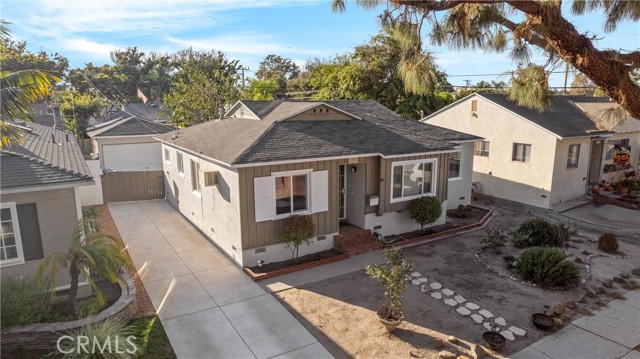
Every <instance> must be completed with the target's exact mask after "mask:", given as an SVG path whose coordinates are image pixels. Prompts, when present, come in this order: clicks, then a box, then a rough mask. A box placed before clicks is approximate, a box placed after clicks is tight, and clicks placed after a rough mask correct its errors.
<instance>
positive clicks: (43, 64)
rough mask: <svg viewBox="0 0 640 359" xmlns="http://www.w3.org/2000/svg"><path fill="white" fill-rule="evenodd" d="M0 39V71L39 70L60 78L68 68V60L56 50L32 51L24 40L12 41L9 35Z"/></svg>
mask: <svg viewBox="0 0 640 359" xmlns="http://www.w3.org/2000/svg"><path fill="white" fill-rule="evenodd" d="M0 41H1V42H0V68H1V69H2V71H9V72H16V71H21V70H40V71H44V72H47V73H49V74H51V75H53V76H55V77H57V78H62V77H64V76H65V74H66V72H67V70H68V69H69V60H67V58H66V57H64V56H62V55H60V54H59V53H57V52H54V53H52V54H49V53H47V52H45V51H39V52H37V53H32V52H30V51H29V50H28V49H27V42H26V41H14V40H12V39H11V38H9V37H2V39H1V40H0Z"/></svg>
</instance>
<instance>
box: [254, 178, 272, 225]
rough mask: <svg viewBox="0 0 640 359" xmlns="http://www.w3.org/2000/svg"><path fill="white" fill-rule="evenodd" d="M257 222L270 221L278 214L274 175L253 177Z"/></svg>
mask: <svg viewBox="0 0 640 359" xmlns="http://www.w3.org/2000/svg"><path fill="white" fill-rule="evenodd" d="M253 195H254V202H255V206H256V222H263V221H269V220H272V219H273V218H275V216H276V183H275V179H274V177H256V178H254V179H253Z"/></svg>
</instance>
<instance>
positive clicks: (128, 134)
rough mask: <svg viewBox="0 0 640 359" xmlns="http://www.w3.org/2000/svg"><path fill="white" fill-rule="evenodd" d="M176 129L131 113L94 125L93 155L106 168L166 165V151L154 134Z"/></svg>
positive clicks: (90, 131)
mask: <svg viewBox="0 0 640 359" xmlns="http://www.w3.org/2000/svg"><path fill="white" fill-rule="evenodd" d="M145 106H146V105H145ZM174 130H175V129H174V128H173V127H171V126H169V125H166V124H163V123H158V122H153V121H149V120H146V119H143V118H140V117H136V116H130V115H129V116H126V117H119V118H116V119H113V120H111V121H107V122H103V123H101V124H99V125H96V126H93V127H91V128H89V129H88V130H87V134H88V135H89V137H90V138H91V142H92V145H93V155H92V156H93V158H96V157H97V158H98V159H99V160H100V168H102V170H103V171H105V172H110V171H156V170H161V169H162V154H161V149H160V148H161V146H160V142H158V141H156V140H155V139H154V136H157V135H159V134H163V133H167V132H170V131H174Z"/></svg>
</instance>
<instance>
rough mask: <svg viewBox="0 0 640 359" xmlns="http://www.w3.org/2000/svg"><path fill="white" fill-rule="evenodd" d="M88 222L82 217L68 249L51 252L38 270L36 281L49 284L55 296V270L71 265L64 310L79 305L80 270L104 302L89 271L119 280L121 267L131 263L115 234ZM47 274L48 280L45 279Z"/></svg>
mask: <svg viewBox="0 0 640 359" xmlns="http://www.w3.org/2000/svg"><path fill="white" fill-rule="evenodd" d="M86 223H87V221H86V220H85V219H84V218H83V219H81V220H80V222H79V223H78V225H77V226H76V228H75V229H74V231H73V239H72V241H71V246H70V247H69V251H67V252H59V251H58V252H52V253H50V254H48V255H47V256H46V257H45V258H44V260H43V261H42V263H41V264H40V266H39V267H38V271H37V273H36V283H37V284H38V285H39V286H40V287H41V288H45V287H48V289H49V291H50V293H51V295H52V296H55V288H56V274H57V273H58V270H59V269H60V268H68V271H69V276H70V277H71V283H70V286H69V297H68V300H67V307H66V308H64V310H65V311H68V312H70V313H71V312H73V311H75V309H76V297H77V295H78V279H79V277H80V274H82V275H83V276H84V277H85V278H86V279H87V281H88V282H89V284H90V285H91V288H93V291H94V292H95V294H96V297H97V300H98V303H104V299H103V297H102V292H101V291H100V289H98V286H97V285H96V283H95V281H94V279H93V278H92V277H91V274H90V273H96V274H97V275H98V276H100V277H102V278H105V279H108V280H109V281H111V282H112V283H116V282H117V280H118V273H119V272H120V269H121V268H125V269H129V268H130V267H131V264H130V263H129V261H128V259H127V257H126V255H125V254H124V252H123V250H122V249H120V247H119V246H118V245H117V243H116V242H115V239H114V238H113V237H111V236H109V235H105V234H101V233H99V232H96V231H95V230H90V229H89V228H88V227H87V226H86ZM45 274H46V277H47V281H46V283H45V281H44V280H43V277H44V275H45Z"/></svg>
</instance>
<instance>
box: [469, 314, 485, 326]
mask: <svg viewBox="0 0 640 359" xmlns="http://www.w3.org/2000/svg"><path fill="white" fill-rule="evenodd" d="M471 319H473V321H474V322H476V323H478V324H480V323H482V321H483V320H484V317H483V316H481V315H480V314H471Z"/></svg>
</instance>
